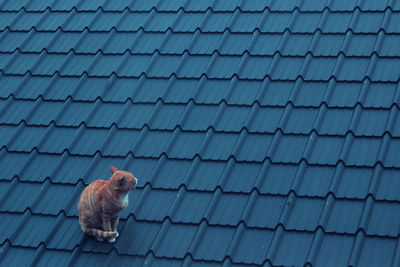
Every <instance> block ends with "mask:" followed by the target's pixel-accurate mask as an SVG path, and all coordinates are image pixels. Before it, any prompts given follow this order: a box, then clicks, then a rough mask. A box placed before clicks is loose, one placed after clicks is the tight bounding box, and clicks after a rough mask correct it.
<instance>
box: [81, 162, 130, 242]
mask: <svg viewBox="0 0 400 267" xmlns="http://www.w3.org/2000/svg"><path fill="white" fill-rule="evenodd" d="M111 172H112V173H113V175H112V176H111V178H110V179H109V180H108V181H105V180H96V181H94V182H92V183H91V184H89V185H88V186H87V187H86V188H85V190H83V192H82V195H81V197H80V199H79V202H78V211H79V223H80V225H81V228H82V231H83V232H85V233H86V234H88V235H92V236H94V237H95V238H96V239H97V240H99V241H103V240H105V239H106V240H107V241H108V242H115V240H116V238H118V236H119V234H118V231H117V225H118V222H119V215H120V213H121V211H122V210H123V209H124V208H125V207H126V206H128V192H129V191H130V190H131V189H132V188H133V187H134V186H135V185H136V183H137V179H136V178H135V177H134V176H133V174H132V173H130V172H126V171H120V170H117V169H116V168H115V167H111ZM100 227H102V229H100Z"/></svg>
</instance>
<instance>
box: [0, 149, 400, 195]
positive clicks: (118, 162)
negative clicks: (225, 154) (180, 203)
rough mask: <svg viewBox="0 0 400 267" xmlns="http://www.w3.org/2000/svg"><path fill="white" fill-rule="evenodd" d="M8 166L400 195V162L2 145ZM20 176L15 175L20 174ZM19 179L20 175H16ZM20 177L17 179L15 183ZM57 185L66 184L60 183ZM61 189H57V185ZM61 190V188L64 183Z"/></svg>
mask: <svg viewBox="0 0 400 267" xmlns="http://www.w3.org/2000/svg"><path fill="white" fill-rule="evenodd" d="M0 156H1V158H0V159H1V161H2V162H3V168H2V169H1V170H0V180H2V181H4V182H5V181H11V180H13V179H14V178H17V179H18V180H20V181H23V182H41V183H43V182H45V181H46V179H48V180H49V181H51V182H52V183H61V184H68V185H76V184H77V183H79V182H80V181H81V182H83V183H84V184H86V185H87V184H89V183H91V182H93V181H94V180H97V179H104V180H107V179H108V178H109V177H110V174H109V170H108V168H109V166H116V167H118V168H119V169H126V170H129V171H131V172H132V173H133V174H134V175H135V176H136V177H138V180H139V182H138V188H144V187H145V186H146V184H149V185H150V186H151V188H153V189H159V190H161V189H165V190H179V189H180V188H181V187H182V186H184V187H185V188H186V189H187V190H189V191H199V192H213V191H215V190H217V189H218V188H220V189H221V190H222V191H223V192H224V193H244V194H250V193H252V192H253V191H255V190H256V191H257V192H259V193H260V194H263V195H279V196H287V195H288V194H289V193H290V192H295V194H296V195H298V196H300V197H319V198H326V197H328V195H329V194H333V195H334V196H335V197H336V198H344V199H359V200H364V199H366V198H367V197H368V196H369V195H371V196H373V198H374V199H377V200H387V201H400V197H399V195H398V190H397V188H398V186H400V179H398V177H399V174H400V169H399V168H385V167H383V166H382V165H381V164H377V165H376V166H374V167H363V168H360V167H355V166H346V165H344V164H343V163H342V162H339V163H338V164H337V165H336V166H326V165H312V164H307V163H306V162H305V161H304V160H303V161H301V162H300V164H283V163H273V162H271V161H270V160H265V161H264V162H260V163H248V162H246V163H243V162H236V161H235V160H233V159H232V158H231V159H229V160H228V162H222V161H210V160H208V161H206V160H201V159H200V158H199V157H196V158H195V159H193V160H183V159H168V158H166V157H165V156H161V157H160V158H159V159H154V158H138V157H133V156H132V155H131V154H129V155H128V156H127V157H126V158H116V157H105V156H100V155H99V154H98V153H97V154H96V155H95V156H92V157H90V156H74V155H69V154H68V153H67V152H64V153H63V154H61V155H54V154H43V153H38V152H37V150H34V151H33V152H31V153H17V152H7V151H6V150H5V149H2V150H0ZM14 180H15V179H14ZM15 182H16V181H15ZM15 182H14V183H15ZM55 188H62V187H60V186H56V187H55ZM55 190H56V189H55ZM60 190H61V189H60Z"/></svg>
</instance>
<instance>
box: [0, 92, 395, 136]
mask: <svg viewBox="0 0 400 267" xmlns="http://www.w3.org/2000/svg"><path fill="white" fill-rule="evenodd" d="M399 112H400V109H399V107H398V106H396V105H394V106H392V107H391V108H390V109H382V108H380V109H376V108H368V109H366V108H362V107H361V106H360V105H357V106H356V107H355V108H330V107H327V106H326V105H325V104H322V105H321V107H318V108H317V107H307V108H305V107H293V105H292V104H291V103H289V104H288V105H287V106H285V107H264V106H260V105H259V104H258V103H255V104H253V105H251V106H237V105H227V104H226V103H225V102H222V103H220V104H218V105H205V104H194V103H193V102H189V103H188V104H177V103H175V104H166V103H163V102H162V101H158V102H156V103H133V102H131V101H127V102H125V103H112V102H102V101H101V99H100V98H98V99H97V100H96V101H95V102H94V103H93V102H80V101H79V102H78V101H74V100H70V99H67V101H49V100H43V99H42V98H39V99H37V100H16V99H14V98H13V97H10V98H8V99H0V114H1V115H0V124H7V125H14V126H17V125H19V124H20V123H22V122H25V123H26V124H27V125H29V126H49V125H50V123H55V125H56V126H65V127H79V126H80V125H81V124H82V123H84V124H85V125H86V126H87V127H89V128H110V127H112V126H113V125H115V127H117V128H118V129H124V130H128V129H131V130H141V129H143V127H145V126H146V127H148V128H149V129H150V130H169V131H173V130H174V129H175V128H177V127H179V128H180V129H182V130H183V131H197V132H206V131H207V130H208V129H209V128H212V129H213V130H214V131H216V132H229V133H240V132H241V131H243V130H244V129H246V130H247V131H248V132H249V133H270V134H274V133H275V132H276V131H277V130H278V129H280V130H282V132H283V133H285V134H305V135H308V134H310V133H311V132H312V131H316V132H317V133H318V134H319V135H333V136H345V135H346V134H348V133H349V132H352V133H353V134H354V135H355V136H360V137H361V136H377V137H381V136H383V135H384V134H385V133H390V135H391V136H392V137H400V121H399V120H400V116H399Z"/></svg>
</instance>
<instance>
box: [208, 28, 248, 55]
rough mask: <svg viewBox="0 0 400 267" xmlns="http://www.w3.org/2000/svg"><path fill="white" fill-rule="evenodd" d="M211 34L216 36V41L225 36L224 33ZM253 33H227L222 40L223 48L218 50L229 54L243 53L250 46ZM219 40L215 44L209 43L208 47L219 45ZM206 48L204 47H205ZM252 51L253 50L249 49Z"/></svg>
mask: <svg viewBox="0 0 400 267" xmlns="http://www.w3.org/2000/svg"><path fill="white" fill-rule="evenodd" d="M208 35H211V36H215V37H214V39H215V40H216V41H220V39H221V38H223V35H222V34H218V35H216V34H208ZM252 38H254V37H253V34H244V33H241V34H237V33H230V32H229V34H227V35H226V38H225V39H224V41H223V42H222V46H221V48H220V49H219V50H218V51H219V52H220V53H222V54H229V55H242V54H243V53H244V51H246V50H247V48H248V47H249V42H250V41H251V40H252ZM210 39H211V38H210V37H207V40H210ZM217 44H218V43H217V42H215V45H214V44H208V45H207V46H206V47H218V46H217ZM203 49H204V48H203ZM249 52H250V53H251V51H249Z"/></svg>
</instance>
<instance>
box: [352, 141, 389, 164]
mask: <svg viewBox="0 0 400 267" xmlns="http://www.w3.org/2000/svg"><path fill="white" fill-rule="evenodd" d="M381 143H382V138H361V137H360V138H354V140H353V142H352V144H351V147H350V150H349V152H348V155H347V162H348V164H349V165H356V166H373V165H374V164H375V163H376V161H377V160H378V153H379V150H380V147H381Z"/></svg>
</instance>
